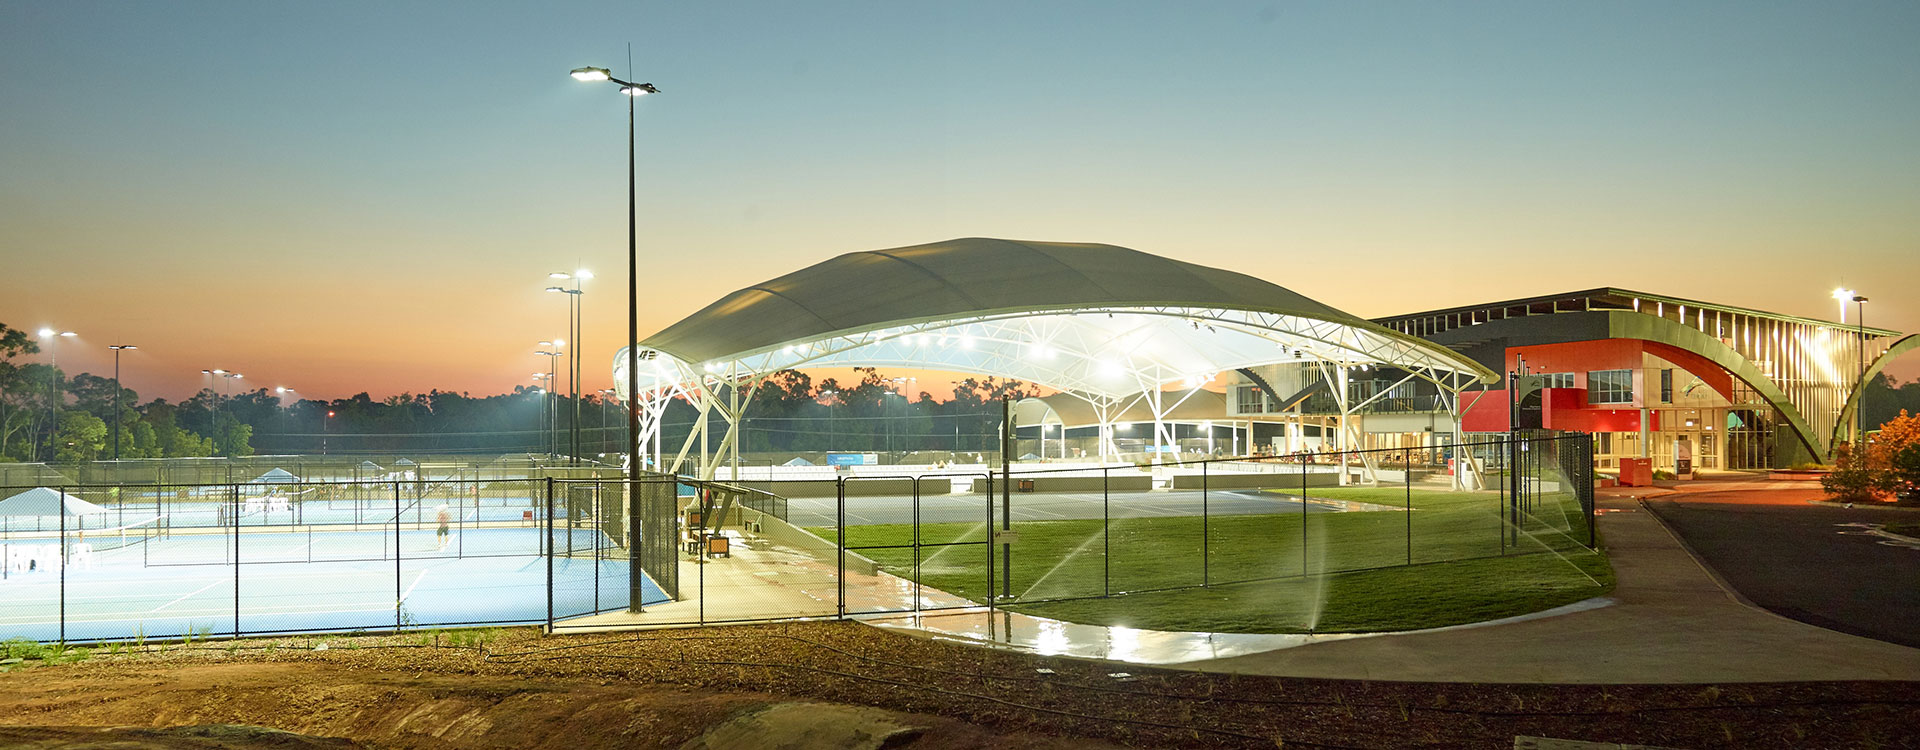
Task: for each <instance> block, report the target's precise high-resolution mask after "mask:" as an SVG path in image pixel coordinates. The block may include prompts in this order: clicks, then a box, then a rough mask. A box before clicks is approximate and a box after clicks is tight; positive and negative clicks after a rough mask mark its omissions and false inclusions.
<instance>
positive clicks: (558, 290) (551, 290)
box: [547, 286, 567, 292]
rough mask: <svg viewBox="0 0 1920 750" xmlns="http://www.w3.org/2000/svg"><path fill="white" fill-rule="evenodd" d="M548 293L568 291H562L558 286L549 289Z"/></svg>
mask: <svg viewBox="0 0 1920 750" xmlns="http://www.w3.org/2000/svg"><path fill="white" fill-rule="evenodd" d="M547 291H549V292H565V291H567V290H565V289H561V288H560V287H557V286H550V287H547Z"/></svg>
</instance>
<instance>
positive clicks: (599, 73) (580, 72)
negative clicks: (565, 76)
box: [569, 68, 613, 83]
mask: <svg viewBox="0 0 1920 750" xmlns="http://www.w3.org/2000/svg"><path fill="white" fill-rule="evenodd" d="M569 75H572V76H573V80H576V81H586V82H587V83H593V82H595V81H604V80H607V79H609V78H612V77H613V71H610V70H607V69H606V68H574V69H573V72H572V73H570V74H569Z"/></svg>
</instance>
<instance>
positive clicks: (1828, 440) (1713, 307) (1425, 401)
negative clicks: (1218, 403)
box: [1228, 287, 1920, 471]
mask: <svg viewBox="0 0 1920 750" xmlns="http://www.w3.org/2000/svg"><path fill="white" fill-rule="evenodd" d="M1374 322H1375V323H1378V324H1380V325H1381V326H1383V327H1386V328H1388V329H1391V330H1394V331H1398V332H1401V333H1405V334H1409V335H1412V336H1417V337H1419V338H1422V339H1425V340H1428V341H1431V342H1434V343H1436V344H1440V345H1442V346H1445V347H1447V348H1449V349H1452V350H1454V351H1457V352H1460V353H1462V354H1464V355H1466V356H1468V357H1470V358H1472V359H1473V360H1475V361H1476V362H1479V363H1480V364H1482V365H1484V366H1486V367H1487V368H1489V369H1492V370H1495V371H1496V372H1502V373H1522V374H1531V375H1539V376H1541V377H1543V378H1544V380H1545V384H1544V385H1545V389H1544V390H1543V391H1542V392H1541V398H1540V403H1539V421H1540V424H1539V426H1541V427H1544V428H1546V429H1555V430H1573V431H1580V432H1590V433H1593V434H1594V435H1595V451H1596V454H1597V458H1596V461H1597V463H1598V464H1599V466H1601V467H1602V468H1614V467H1617V466H1618V465H1619V461H1620V459H1622V458H1640V457H1644V458H1650V459H1652V463H1653V466H1654V467H1655V468H1659V469H1665V470H1668V471H1674V470H1677V469H1683V468H1700V469H1762V468H1771V467H1785V466H1792V465H1794V464H1798V463H1804V462H1824V461H1827V460H1829V459H1830V458H1831V456H1832V452H1833V449H1834V447H1835V446H1836V445H1839V444H1841V443H1844V442H1846V441H1847V440H1848V439H1850V437H1851V432H1850V430H1851V427H1852V425H1851V422H1852V413H1853V408H1854V403H1855V399H1856V398H1857V388H1856V385H1857V384H1858V383H1862V382H1865V380H1866V379H1868V378H1871V377H1872V375H1873V374H1874V373H1876V372H1878V371H1879V369H1880V368H1881V367H1882V366H1884V364H1885V363H1886V362H1887V361H1888V360H1890V359H1892V358H1893V357H1894V356H1897V355H1899V354H1900V353H1902V352H1904V351H1907V350H1910V349H1912V348H1915V347H1916V346H1917V345H1920V339H1916V337H1913V336H1906V337H1902V336H1901V334H1900V333H1898V332H1896V331H1890V330H1886V329H1882V328H1872V327H1865V326H1862V325H1859V324H1858V323H1857V322H1856V323H1852V324H1847V323H1835V322H1831V321H1825V320H1817V319H1812V318H1803V317H1797V316H1792V315H1781V314H1777V313H1769V312H1764V311H1760V310H1753V309H1748V308H1743V307H1734V306H1730V305H1722V304H1716V303H1710V302H1702V301H1698V300H1689V299H1681V298H1677V297H1669V296H1664V295H1658V294H1649V293H1645V292H1636V291H1632V290H1627V289H1618V288H1612V287H1608V288H1601V289H1590V290H1586V291H1579V292H1568V293H1565V294H1555V295H1547V296H1541V297H1530V298H1525V299H1514V300H1505V301H1499V302H1489V303H1485V304H1478V305H1468V306H1462V307H1455V308H1448V309H1444V310H1431V311H1427V312H1419V313H1412V314H1407V315H1397V316H1392V317H1388V318H1380V319H1377V320H1375V321H1374ZM1255 374H1257V373H1255ZM1282 375H1284V373H1282ZM1400 376H1401V374H1400V373H1398V372H1396V371H1393V370H1390V369H1388V370H1383V371H1381V372H1379V373H1377V374H1375V375H1374V376H1372V377H1361V378H1357V379H1354V380H1352V381H1351V382H1350V383H1349V393H1347V394H1346V400H1347V401H1348V403H1349V412H1351V413H1352V415H1353V419H1354V420H1355V421H1357V422H1359V425H1357V427H1356V430H1355V431H1356V432H1358V433H1359V434H1360V435H1361V438H1360V439H1361V441H1362V442H1364V443H1365V444H1366V445H1365V446H1364V447H1395V446H1405V447H1420V446H1443V445H1444V444H1445V443H1446V441H1447V433H1448V432H1450V431H1451V429H1450V428H1451V427H1452V425H1451V424H1450V423H1449V419H1450V417H1449V415H1448V414H1447V413H1446V412H1445V411H1444V410H1441V409H1439V408H1436V405H1435V404H1433V402H1432V396H1433V395H1434V394H1432V393H1429V392H1427V389H1424V388H1422V387H1421V384H1420V383H1419V382H1418V381H1414V380H1407V379H1404V378H1402V377H1400ZM1258 379H1259V378H1254V377H1245V376H1243V377H1242V378H1240V379H1239V382H1236V383H1234V384H1233V385H1232V386H1231V388H1232V389H1233V390H1232V391H1231V392H1230V393H1229V398H1228V404H1229V410H1230V413H1255V412H1259V411H1260V410H1279V411H1282V412H1285V411H1287V410H1288V409H1291V410H1292V412H1293V413H1294V414H1297V415H1299V416H1300V417H1301V418H1310V417H1312V416H1313V415H1314V414H1315V412H1319V413H1321V414H1325V413H1327V412H1329V411H1331V407H1330V404H1329V402H1330V401H1331V399H1329V398H1327V394H1326V393H1325V391H1326V388H1325V387H1324V385H1321V386H1320V387H1319V388H1318V389H1317V390H1315V389H1313V388H1312V386H1313V385H1314V383H1309V382H1304V381H1302V380H1300V379H1299V378H1295V379H1294V380H1295V381H1296V382H1295V384H1296V385H1299V386H1300V388H1299V389H1297V390H1292V391H1290V390H1289V389H1288V388H1285V387H1281V388H1262V387H1261V386H1260V385H1259V384H1258V383H1257V382H1256V381H1257V380H1258ZM1320 380H1321V383H1324V382H1325V379H1324V378H1322V379H1320ZM1266 393H1291V394H1292V395H1289V396H1284V397H1281V398H1278V399H1274V398H1271V397H1263V396H1264V394H1266ZM1315 396H1318V397H1319V401H1318V403H1316V401H1315V400H1314V397H1315ZM1510 400H1511V399H1510V397H1509V394H1508V392H1507V390H1506V389H1504V388H1500V387H1489V388H1486V389H1484V390H1483V391H1482V392H1480V393H1478V394H1477V395H1476V394H1473V393H1471V392H1469V393H1463V394H1462V395H1461V417H1460V425H1459V426H1460V431H1461V432H1462V433H1467V434H1471V433H1484V432H1503V431H1506V430H1507V429H1509V427H1510V426H1511V422H1510V413H1511V404H1510ZM1236 409H1238V410H1242V411H1238V412H1236V411H1235V410H1236ZM1522 426H1531V425H1525V424H1523V425H1522Z"/></svg>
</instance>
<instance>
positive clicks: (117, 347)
mask: <svg viewBox="0 0 1920 750" xmlns="http://www.w3.org/2000/svg"><path fill="white" fill-rule="evenodd" d="M107 348H108V349H112V350H113V460H115V461H118V460H120V353H121V352H124V351H126V350H128V349H138V348H140V347H137V346H134V345H132V344H112V345H110V346H108V347H107Z"/></svg>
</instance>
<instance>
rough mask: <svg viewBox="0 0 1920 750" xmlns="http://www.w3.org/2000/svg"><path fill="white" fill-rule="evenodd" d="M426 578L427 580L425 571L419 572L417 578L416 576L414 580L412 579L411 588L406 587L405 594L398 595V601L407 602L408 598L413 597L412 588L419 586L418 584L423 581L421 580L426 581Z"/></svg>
mask: <svg viewBox="0 0 1920 750" xmlns="http://www.w3.org/2000/svg"><path fill="white" fill-rule="evenodd" d="M426 578H427V571H426V570H422V571H420V575H419V576H416V577H415V578H414V579H413V585H412V586H408V587H407V590H406V592H405V593H402V594H401V595H400V601H403V602H404V601H406V600H407V597H409V596H413V589H414V587H416V586H419V585H420V582H421V581H423V580H426Z"/></svg>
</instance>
